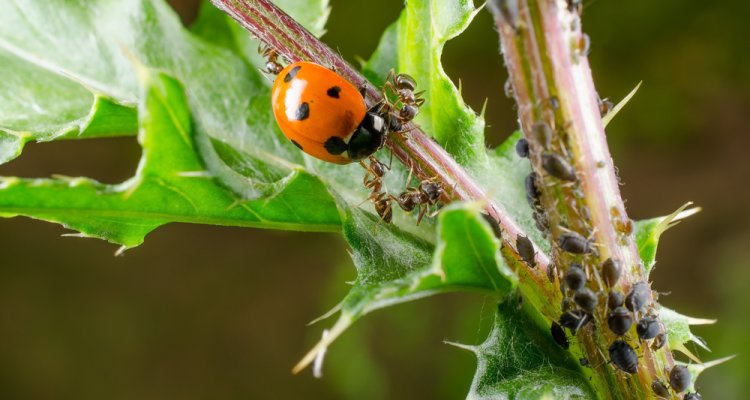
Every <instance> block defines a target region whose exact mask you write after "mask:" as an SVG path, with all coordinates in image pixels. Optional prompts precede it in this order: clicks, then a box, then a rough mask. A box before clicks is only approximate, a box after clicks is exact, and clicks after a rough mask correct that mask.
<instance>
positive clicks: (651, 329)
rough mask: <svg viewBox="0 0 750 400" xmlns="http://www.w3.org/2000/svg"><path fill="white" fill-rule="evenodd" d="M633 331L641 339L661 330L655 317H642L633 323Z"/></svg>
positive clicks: (652, 336) (652, 335) (654, 335)
mask: <svg viewBox="0 0 750 400" xmlns="http://www.w3.org/2000/svg"><path fill="white" fill-rule="evenodd" d="M635 331H636V332H637V333H638V337H639V338H640V339H641V340H650V339H653V338H655V337H656V336H657V335H658V334H659V332H661V326H659V321H658V320H657V319H656V318H654V317H643V318H641V319H640V321H638V323H637V324H636V325H635Z"/></svg>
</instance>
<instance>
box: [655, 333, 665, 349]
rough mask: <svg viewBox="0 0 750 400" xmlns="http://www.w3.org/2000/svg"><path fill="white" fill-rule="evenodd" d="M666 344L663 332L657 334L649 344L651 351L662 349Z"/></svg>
mask: <svg viewBox="0 0 750 400" xmlns="http://www.w3.org/2000/svg"><path fill="white" fill-rule="evenodd" d="M665 344H667V334H666V333H664V331H662V332H659V334H658V335H656V337H655V338H654V341H653V342H652V343H651V350H653V351H656V350H659V349H661V348H662V347H664V345H665Z"/></svg>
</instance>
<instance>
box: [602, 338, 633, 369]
mask: <svg viewBox="0 0 750 400" xmlns="http://www.w3.org/2000/svg"><path fill="white" fill-rule="evenodd" d="M609 358H610V359H611V360H612V364H614V365H615V367H617V368H618V369H620V370H621V371H625V372H627V373H629V374H635V373H637V372H638V356H637V355H636V354H635V350H633V348H632V347H631V346H630V345H629V344H627V343H625V342H624V341H622V340H615V341H614V342H613V343H612V345H611V346H609Z"/></svg>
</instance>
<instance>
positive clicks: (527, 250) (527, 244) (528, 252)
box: [516, 235, 536, 268]
mask: <svg viewBox="0 0 750 400" xmlns="http://www.w3.org/2000/svg"><path fill="white" fill-rule="evenodd" d="M516 250H517V251H518V255H519V256H521V259H522V260H523V261H524V262H525V263H526V264H528V265H529V267H531V268H534V267H536V261H534V255H535V254H536V252H535V251H534V245H533V244H532V243H531V240H529V238H527V237H526V236H522V235H518V236H517V237H516Z"/></svg>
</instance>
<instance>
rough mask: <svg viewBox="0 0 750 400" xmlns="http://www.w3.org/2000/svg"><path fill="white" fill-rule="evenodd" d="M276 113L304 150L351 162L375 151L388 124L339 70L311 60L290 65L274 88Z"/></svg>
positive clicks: (342, 162)
mask: <svg viewBox="0 0 750 400" xmlns="http://www.w3.org/2000/svg"><path fill="white" fill-rule="evenodd" d="M271 101H272V105H273V114H274V116H275V117H276V122H277V123H278V124H279V127H280V128H281V131H282V132H283V133H284V135H285V136H286V137H287V138H289V140H291V141H292V143H293V144H294V145H295V146H297V147H299V148H300V149H301V150H302V151H304V152H305V153H307V154H309V155H311V156H313V157H315V158H318V159H321V160H323V161H328V162H332V163H336V164H348V163H350V162H352V161H357V160H361V159H363V158H366V157H368V156H369V155H371V154H373V153H375V152H376V151H377V150H379V149H380V148H381V147H383V144H384V143H385V139H386V135H387V134H388V126H387V124H386V121H385V119H384V118H383V116H381V115H380V114H379V113H378V112H376V111H374V109H368V108H367V105H366V104H365V99H364V97H363V96H362V94H361V93H360V91H359V90H358V89H357V88H356V87H355V86H354V85H352V84H351V83H350V82H349V81H347V80H346V79H344V78H343V77H342V76H341V75H339V74H337V73H336V72H334V71H332V70H330V69H328V68H326V67H324V66H322V65H319V64H315V63H312V62H307V61H299V62H295V63H292V64H289V65H287V66H286V67H285V68H284V69H282V70H281V71H280V72H279V74H278V75H277V76H276V80H275V81H274V83H273V88H272V100H271Z"/></svg>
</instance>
